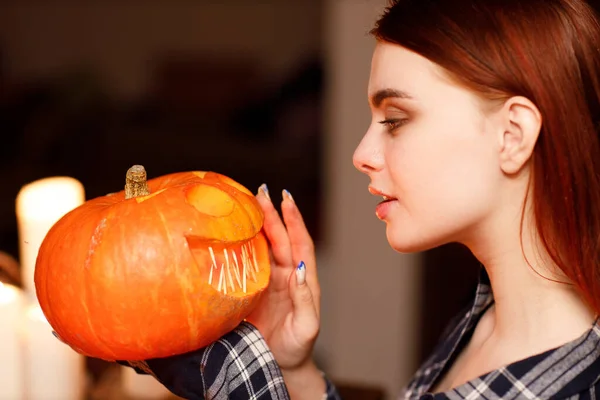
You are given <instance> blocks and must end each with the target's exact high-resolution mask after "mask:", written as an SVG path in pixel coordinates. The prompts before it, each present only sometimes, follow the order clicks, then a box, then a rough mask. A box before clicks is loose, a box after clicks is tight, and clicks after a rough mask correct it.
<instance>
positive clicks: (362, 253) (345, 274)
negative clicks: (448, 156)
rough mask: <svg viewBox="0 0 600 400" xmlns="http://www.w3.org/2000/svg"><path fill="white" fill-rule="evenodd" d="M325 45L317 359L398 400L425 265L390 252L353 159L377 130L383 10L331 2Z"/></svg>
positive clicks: (373, 1)
mask: <svg viewBox="0 0 600 400" xmlns="http://www.w3.org/2000/svg"><path fill="white" fill-rule="evenodd" d="M326 3H327V4H326V10H325V21H326V22H325V35H326V52H325V54H326V61H327V64H326V67H327V68H326V74H327V75H326V78H327V87H328V90H327V95H326V127H325V132H326V140H325V143H326V144H325V146H326V149H325V154H326V157H325V163H326V164H325V165H326V168H327V175H326V178H325V182H326V183H325V192H324V196H325V197H324V198H325V201H326V207H325V211H324V213H325V226H324V232H325V239H326V241H325V244H324V246H323V248H322V251H323V253H322V254H321V260H322V263H321V267H320V271H321V276H322V281H323V283H322V285H323V286H324V290H323V296H324V298H323V303H324V304H323V306H324V309H323V333H322V337H321V340H320V342H319V351H320V352H321V353H322V354H323V356H324V357H325V360H326V362H327V364H326V367H327V371H328V372H329V373H330V374H331V375H332V376H333V377H334V378H337V379H340V380H348V381H353V382H368V383H377V384H379V385H381V386H382V387H384V388H385V389H386V391H387V392H388V394H389V395H392V396H395V395H396V394H397V392H398V391H399V389H400V388H401V387H402V386H404V385H405V384H406V383H407V381H408V379H410V377H411V375H412V374H413V373H414V369H415V367H416V365H415V363H416V359H417V357H418V336H417V333H418V330H419V326H418V325H419V308H420V307H419V295H420V276H421V272H420V268H419V266H420V257H419V256H415V255H400V254H397V253H395V252H394V251H393V250H392V249H391V248H390V247H389V245H388V243H387V241H386V237H385V224H384V223H383V222H381V221H379V220H378V219H377V218H376V217H375V204H376V203H377V202H378V201H379V199H376V198H374V197H373V196H371V195H370V194H369V193H368V192H367V186H368V183H369V179H368V178H367V177H366V176H364V175H363V174H361V173H359V172H358V171H357V170H355V169H354V167H353V165H352V153H353V152H354V149H355V147H356V146H357V145H358V143H359V141H360V139H361V138H362V135H363V134H364V132H365V131H366V129H367V128H368V125H369V123H370V111H369V108H368V105H367V83H368V77H369V70H370V61H371V52H372V49H373V46H374V40H373V39H372V38H371V37H370V36H369V35H368V31H369V30H370V29H371V27H372V25H373V23H374V21H375V18H376V16H377V15H378V14H379V13H380V12H381V10H382V8H381V6H382V5H384V4H385V1H384V0H361V1H341V0H328V1H327V2H326Z"/></svg>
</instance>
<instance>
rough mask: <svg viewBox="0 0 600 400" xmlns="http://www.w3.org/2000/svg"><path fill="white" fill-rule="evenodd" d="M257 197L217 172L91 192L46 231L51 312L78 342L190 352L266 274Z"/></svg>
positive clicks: (39, 273)
mask: <svg viewBox="0 0 600 400" xmlns="http://www.w3.org/2000/svg"><path fill="white" fill-rule="evenodd" d="M262 224H263V214H262V211H261V209H260V205H259V204H258V202H257V201H256V198H255V197H254V195H253V194H252V193H251V192H250V191H248V190H247V189H246V188H245V187H243V186H242V185H240V184H239V183H237V182H235V181H233V180H232V179H230V178H228V177H226V176H223V175H220V174H217V173H214V172H182V173H175V174H170V175H166V176H162V177H159V178H155V179H152V180H149V181H148V182H146V172H145V170H144V169H143V167H141V166H134V167H132V168H131V169H130V170H129V171H128V174H127V185H126V187H125V191H122V192H119V193H115V194H109V195H107V196H103V197H99V198H96V199H93V200H90V201H87V202H86V203H84V204H83V205H81V206H80V207H78V208H76V209H74V210H73V211H71V212H69V213H68V214H66V215H65V216H64V217H63V218H62V219H60V220H59V221H58V222H57V223H56V224H55V225H54V226H53V227H52V228H51V229H50V231H49V232H48V234H47V236H46V238H45V239H44V241H43V243H42V244H41V246H40V250H39V253H38V258H37V263H36V268H35V285H36V292H37V296H38V299H39V302H40V305H41V308H42V310H43V312H44V315H45V316H46V318H47V319H48V322H49V323H50V325H51V326H52V328H53V329H54V330H55V331H56V333H57V334H58V336H59V337H60V338H61V339H62V340H63V341H64V342H65V343H67V344H68V345H70V346H71V347H72V348H73V349H74V350H75V351H77V352H79V353H81V354H84V355H87V356H91V357H96V358H101V359H105V360H132V361H134V360H145V359H149V358H157V357H165V356H170V355H175V354H182V353H186V352H188V351H193V350H196V349H199V348H201V347H204V346H206V345H208V344H209V343H211V342H213V341H215V340H216V339H218V338H219V337H221V336H222V335H223V334H225V333H227V332H229V331H231V330H232V329H234V328H235V327H236V326H237V325H238V324H239V323H240V322H241V321H242V320H243V319H244V318H246V317H247V316H248V314H249V313H250V312H251V311H252V310H253V309H254V307H255V306H256V304H257V302H258V300H259V298H260V295H261V293H262V292H263V291H264V289H265V288H266V287H267V285H268V283H269V279H270V261H269V253H268V247H267V242H266V239H265V237H264V235H263V233H262Z"/></svg>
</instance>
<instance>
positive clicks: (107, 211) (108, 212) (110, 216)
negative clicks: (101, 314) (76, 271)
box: [82, 208, 115, 358]
mask: <svg viewBox="0 0 600 400" xmlns="http://www.w3.org/2000/svg"><path fill="white" fill-rule="evenodd" d="M113 210H114V209H113V208H104V209H103V210H102V214H101V215H100V218H98V219H99V220H100V221H102V222H104V225H103V229H102V230H98V229H96V230H94V234H93V235H95V234H96V232H98V233H99V235H102V234H103V233H104V231H105V230H106V229H107V226H108V224H107V223H106V222H110V221H111V220H114V219H115V216H114V211H113ZM99 243H100V241H98V242H97V243H95V244H94V249H95V248H97V247H98V245H99ZM91 246H92V243H91V241H90V247H91ZM94 255H95V252H94V251H93V250H92V249H88V253H87V256H86V264H85V265H86V268H84V269H83V271H82V274H83V281H84V283H85V284H84V285H83V288H82V289H83V298H84V301H83V302H82V306H83V309H84V310H85V315H86V317H87V324H88V327H89V332H90V333H91V334H92V335H93V336H94V338H95V339H96V343H97V344H99V345H101V347H103V348H104V351H105V352H106V354H110V356H111V357H112V358H114V352H113V351H112V350H111V348H110V346H109V345H107V344H106V342H104V341H103V340H102V338H101V337H100V335H98V334H97V332H96V325H95V324H94V323H93V320H92V314H91V313H90V311H89V307H88V304H89V302H90V301H92V295H91V293H90V292H89V290H90V288H91V287H92V286H91V285H90V282H89V278H90V275H89V271H90V266H91V263H92V258H93V257H94ZM88 259H89V264H88V263H87V261H88ZM95 306H96V307H98V305H97V304H96V305H95Z"/></svg>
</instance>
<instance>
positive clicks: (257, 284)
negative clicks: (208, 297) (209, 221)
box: [186, 234, 270, 297]
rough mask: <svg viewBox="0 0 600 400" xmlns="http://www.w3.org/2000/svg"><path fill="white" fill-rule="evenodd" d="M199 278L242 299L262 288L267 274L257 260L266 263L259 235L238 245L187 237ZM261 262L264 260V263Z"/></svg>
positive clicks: (225, 292)
mask: <svg viewBox="0 0 600 400" xmlns="http://www.w3.org/2000/svg"><path fill="white" fill-rule="evenodd" d="M186 239H187V242H188V246H189V249H190V251H191V253H192V256H193V258H194V260H195V261H196V264H197V265H198V267H199V268H200V269H201V275H202V276H203V277H204V279H206V282H207V283H208V285H209V286H211V287H212V288H213V289H214V290H216V291H218V292H220V293H222V294H224V295H230V296H240V297H242V296H244V295H246V294H247V293H252V292H254V291H257V290H260V289H263V288H264V286H265V279H266V280H267V281H268V279H269V275H270V273H269V271H268V269H267V268H262V267H261V263H260V262H259V260H265V257H266V259H267V260H268V259H269V258H268V257H269V256H268V250H267V248H266V246H265V239H264V237H263V235H262V234H258V235H256V236H255V237H253V238H251V239H248V240H242V241H238V242H233V243H232V242H223V241H216V240H206V239H201V238H195V237H191V236H188V237H186ZM263 262H264V261H263Z"/></svg>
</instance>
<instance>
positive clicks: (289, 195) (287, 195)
mask: <svg viewBox="0 0 600 400" xmlns="http://www.w3.org/2000/svg"><path fill="white" fill-rule="evenodd" d="M282 193H283V198H284V199H289V200H291V201H294V198H293V197H292V194H291V193H290V192H289V191H288V190H287V189H283V192H282Z"/></svg>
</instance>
